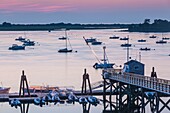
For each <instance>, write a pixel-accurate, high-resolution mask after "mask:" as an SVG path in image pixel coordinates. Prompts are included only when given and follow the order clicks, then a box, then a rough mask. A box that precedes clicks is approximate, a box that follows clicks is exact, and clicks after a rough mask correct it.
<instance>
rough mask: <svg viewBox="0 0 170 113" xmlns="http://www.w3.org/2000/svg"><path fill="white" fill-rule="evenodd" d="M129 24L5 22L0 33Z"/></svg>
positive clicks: (115, 27) (101, 27) (110, 26)
mask: <svg viewBox="0 0 170 113" xmlns="http://www.w3.org/2000/svg"><path fill="white" fill-rule="evenodd" d="M128 26H129V25H128V24H71V23H52V24H11V23H6V22H4V23H3V24H1V25H0V31H55V30H62V29H66V30H90V29H124V28H128Z"/></svg>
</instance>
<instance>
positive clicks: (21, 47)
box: [8, 44, 25, 50]
mask: <svg viewBox="0 0 170 113" xmlns="http://www.w3.org/2000/svg"><path fill="white" fill-rule="evenodd" d="M8 49H9V50H25V46H23V45H22V46H19V45H17V44H13V45H12V46H11V47H9V48H8Z"/></svg>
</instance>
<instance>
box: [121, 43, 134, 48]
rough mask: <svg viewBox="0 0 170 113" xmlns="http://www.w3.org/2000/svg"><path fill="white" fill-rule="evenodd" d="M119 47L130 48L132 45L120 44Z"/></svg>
mask: <svg viewBox="0 0 170 113" xmlns="http://www.w3.org/2000/svg"><path fill="white" fill-rule="evenodd" d="M120 46H121V47H131V46H132V44H128V43H125V44H121V45H120Z"/></svg>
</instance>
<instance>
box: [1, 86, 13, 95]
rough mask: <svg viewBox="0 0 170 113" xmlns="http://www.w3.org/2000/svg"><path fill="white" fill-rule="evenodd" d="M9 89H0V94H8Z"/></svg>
mask: <svg viewBox="0 0 170 113" xmlns="http://www.w3.org/2000/svg"><path fill="white" fill-rule="evenodd" d="M10 89H11V88H10V87H0V94H8V93H9V90H10Z"/></svg>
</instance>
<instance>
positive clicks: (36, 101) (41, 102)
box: [34, 97, 45, 107]
mask: <svg viewBox="0 0 170 113" xmlns="http://www.w3.org/2000/svg"><path fill="white" fill-rule="evenodd" d="M34 104H35V105H40V106H41V107H42V106H43V105H45V100H44V99H43V98H41V97H38V98H35V99H34Z"/></svg>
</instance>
